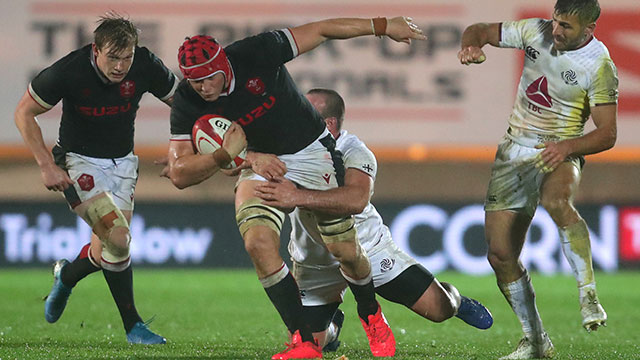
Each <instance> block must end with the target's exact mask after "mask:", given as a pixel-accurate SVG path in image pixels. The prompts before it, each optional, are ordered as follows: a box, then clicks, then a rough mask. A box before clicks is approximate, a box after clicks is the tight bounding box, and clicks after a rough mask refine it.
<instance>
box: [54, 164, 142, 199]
mask: <svg viewBox="0 0 640 360" xmlns="http://www.w3.org/2000/svg"><path fill="white" fill-rule="evenodd" d="M65 160H66V168H67V172H68V173H69V177H70V178H71V179H72V180H73V181H74V184H73V188H74V189H75V192H76V193H77V196H78V198H79V200H80V202H81V203H82V202H85V201H86V200H88V199H90V198H92V197H94V196H96V195H98V194H100V193H110V194H111V195H112V197H113V201H114V203H115V204H116V206H117V207H118V208H119V209H120V210H129V211H132V210H133V205H134V200H133V194H134V191H135V189H136V183H137V182H138V157H137V156H136V155H134V154H133V153H129V154H128V155H126V156H124V157H121V158H116V159H101V158H93V157H89V156H84V155H80V154H76V153H72V152H68V153H66V159H65ZM67 201H69V197H68V196H67Z"/></svg>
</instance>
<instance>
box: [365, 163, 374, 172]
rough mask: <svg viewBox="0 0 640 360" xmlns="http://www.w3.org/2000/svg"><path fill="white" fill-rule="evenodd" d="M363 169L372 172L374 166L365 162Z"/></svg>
mask: <svg viewBox="0 0 640 360" xmlns="http://www.w3.org/2000/svg"><path fill="white" fill-rule="evenodd" d="M362 170H364V171H366V172H367V173H370V172H372V171H373V168H372V167H371V165H369V164H364V165H362Z"/></svg>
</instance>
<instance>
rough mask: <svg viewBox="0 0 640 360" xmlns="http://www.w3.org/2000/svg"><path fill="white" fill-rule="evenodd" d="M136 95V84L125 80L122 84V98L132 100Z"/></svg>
mask: <svg viewBox="0 0 640 360" xmlns="http://www.w3.org/2000/svg"><path fill="white" fill-rule="evenodd" d="M135 93H136V83H135V82H133V80H125V81H123V82H121V83H120V96H122V97H123V98H130V97H133V95H134V94H135Z"/></svg>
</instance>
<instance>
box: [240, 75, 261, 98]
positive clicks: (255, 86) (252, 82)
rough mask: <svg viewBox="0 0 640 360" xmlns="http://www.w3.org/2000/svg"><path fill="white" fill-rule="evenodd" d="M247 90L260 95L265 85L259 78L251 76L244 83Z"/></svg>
mask: <svg viewBox="0 0 640 360" xmlns="http://www.w3.org/2000/svg"><path fill="white" fill-rule="evenodd" d="M244 86H245V87H246V88H247V90H249V92H251V93H252V94H253V95H260V94H262V93H264V90H265V86H264V83H263V82H262V80H261V79H260V78H257V77H256V78H252V79H249V80H247V83H246V84H245V85H244Z"/></svg>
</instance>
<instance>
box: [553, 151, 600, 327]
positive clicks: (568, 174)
mask: <svg viewBox="0 0 640 360" xmlns="http://www.w3.org/2000/svg"><path fill="white" fill-rule="evenodd" d="M580 177H581V164H580V161H579V159H572V160H571V161H566V162H564V163H562V164H561V165H560V166H559V167H558V168H557V169H556V170H555V171H553V172H552V173H550V174H548V175H547V176H545V178H544V182H543V184H542V196H541V204H542V206H544V208H545V209H546V210H547V211H548V212H549V215H550V216H551V218H552V219H553V221H554V222H555V223H556V225H557V226H558V230H559V234H560V241H561V245H562V251H563V253H564V255H565V258H566V259H567V262H568V263H569V265H570V266H571V269H572V270H573V276H574V277H575V279H576V282H577V286H578V291H579V298H580V313H581V315H582V326H583V327H584V328H585V329H586V330H587V331H591V330H597V329H598V327H600V326H603V325H606V320H607V313H606V312H605V311H604V308H603V307H602V305H601V304H600V302H599V300H598V296H597V293H596V282H595V276H594V273H593V263H592V257H591V241H590V239H589V230H588V228H587V224H586V223H585V221H584V220H583V219H582V217H581V216H580V214H579V213H578V211H577V210H576V209H575V207H574V206H573V197H574V196H575V193H576V191H577V188H578V185H579V183H580Z"/></svg>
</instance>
